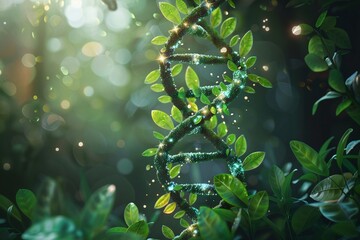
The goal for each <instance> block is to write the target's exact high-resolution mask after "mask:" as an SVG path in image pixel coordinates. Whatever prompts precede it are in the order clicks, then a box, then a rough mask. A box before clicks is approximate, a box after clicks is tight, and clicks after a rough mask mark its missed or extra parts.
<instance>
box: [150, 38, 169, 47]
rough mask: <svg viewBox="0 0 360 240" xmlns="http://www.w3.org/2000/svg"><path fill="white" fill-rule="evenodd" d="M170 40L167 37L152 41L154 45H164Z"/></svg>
mask: <svg viewBox="0 0 360 240" xmlns="http://www.w3.org/2000/svg"><path fill="white" fill-rule="evenodd" d="M167 40H168V38H167V37H165V36H156V37H154V38H153V39H152V40H151V43H152V44H154V45H163V44H165V43H166V42H167Z"/></svg>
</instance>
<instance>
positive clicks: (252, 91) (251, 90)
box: [244, 86, 255, 94]
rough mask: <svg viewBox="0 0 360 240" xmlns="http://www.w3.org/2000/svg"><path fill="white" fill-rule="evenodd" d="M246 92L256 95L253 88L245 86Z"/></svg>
mask: <svg viewBox="0 0 360 240" xmlns="http://www.w3.org/2000/svg"><path fill="white" fill-rule="evenodd" d="M244 92H246V93H249V94H254V93H255V89H254V88H252V87H250V86H245V88H244Z"/></svg>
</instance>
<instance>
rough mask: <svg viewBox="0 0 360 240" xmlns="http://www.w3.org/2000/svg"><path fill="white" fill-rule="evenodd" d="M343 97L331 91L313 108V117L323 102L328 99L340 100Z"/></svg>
mask: <svg viewBox="0 0 360 240" xmlns="http://www.w3.org/2000/svg"><path fill="white" fill-rule="evenodd" d="M338 97H341V94H339V93H337V92H334V91H329V92H328V93H326V94H325V95H324V96H322V97H321V98H320V99H319V100H317V101H316V102H315V103H314V105H313V108H312V115H314V114H315V113H316V110H317V108H318V106H319V103H320V102H321V101H324V100H327V99H333V98H338Z"/></svg>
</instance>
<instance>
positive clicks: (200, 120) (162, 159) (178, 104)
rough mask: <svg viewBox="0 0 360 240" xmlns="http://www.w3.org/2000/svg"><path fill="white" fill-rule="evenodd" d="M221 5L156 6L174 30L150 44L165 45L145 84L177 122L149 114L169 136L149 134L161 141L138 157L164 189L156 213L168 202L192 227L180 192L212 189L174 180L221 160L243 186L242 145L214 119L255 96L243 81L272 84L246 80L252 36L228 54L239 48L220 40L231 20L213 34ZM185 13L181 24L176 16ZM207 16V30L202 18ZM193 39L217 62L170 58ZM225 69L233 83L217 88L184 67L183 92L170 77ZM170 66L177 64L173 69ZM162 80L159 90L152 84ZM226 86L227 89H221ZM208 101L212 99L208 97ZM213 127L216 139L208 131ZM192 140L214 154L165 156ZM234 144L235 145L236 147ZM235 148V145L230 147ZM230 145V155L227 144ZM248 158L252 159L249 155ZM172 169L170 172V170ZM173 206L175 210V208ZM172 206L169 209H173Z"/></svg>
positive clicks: (216, 0)
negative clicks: (242, 97) (188, 167)
mask: <svg viewBox="0 0 360 240" xmlns="http://www.w3.org/2000/svg"><path fill="white" fill-rule="evenodd" d="M225 2H227V1H226V0H207V1H202V2H201V3H199V4H198V5H195V6H194V8H193V9H192V10H191V11H189V10H188V8H187V6H186V4H185V2H184V1H176V7H177V8H176V7H175V6H173V5H172V4H170V3H167V2H160V10H161V12H162V13H163V15H164V17H165V18H166V19H168V20H169V21H171V22H173V23H175V24H176V26H175V27H174V28H173V29H172V30H171V31H170V36H169V37H165V36H158V37H155V38H154V39H153V40H152V42H153V43H154V44H157V45H162V44H165V46H164V47H163V48H162V49H161V52H160V56H159V58H158V62H159V69H157V70H154V71H152V72H150V73H149V74H148V75H147V77H146V79H145V83H147V84H153V85H152V86H151V88H152V89H153V90H154V91H156V92H161V91H163V90H165V92H166V93H167V96H162V97H160V98H159V101H161V102H170V101H171V102H172V104H173V107H172V109H171V115H172V117H173V118H174V120H176V121H177V122H179V124H178V125H177V126H174V124H173V121H172V119H171V117H170V116H169V115H168V114H166V113H165V112H162V111H160V110H153V111H152V119H153V120H154V122H155V123H156V124H157V125H158V126H159V127H161V128H164V129H167V130H170V132H169V134H168V135H167V136H162V135H161V134H160V133H158V132H154V136H155V137H156V138H157V139H159V140H161V143H160V144H159V146H158V147H157V148H150V149H147V150H146V151H144V152H143V155H144V156H154V155H155V158H154V166H155V168H156V170H157V176H158V180H159V182H160V183H161V184H162V185H163V187H164V188H165V190H166V191H167V194H165V195H163V196H161V197H160V198H159V199H158V201H157V203H156V204H155V207H158V208H161V207H164V206H166V205H167V204H168V202H169V198H170V197H171V199H172V200H173V201H174V202H175V203H176V205H177V206H178V207H179V208H180V209H181V210H182V211H183V212H185V213H186V214H187V215H188V216H189V217H190V218H191V219H192V220H193V221H194V222H196V221H197V215H198V210H197V209H196V208H195V207H192V206H191V205H192V202H193V201H192V200H189V201H187V200H186V199H185V198H184V192H188V193H190V194H192V195H195V194H196V195H214V194H216V191H215V190H216V189H215V188H214V185H213V184H206V183H190V184H178V183H176V182H174V181H173V178H174V177H175V176H176V175H177V174H178V173H179V172H180V167H181V166H182V165H183V164H189V163H198V162H203V161H209V160H214V159H224V160H225V161H226V163H227V165H228V168H229V171H230V173H231V175H232V176H234V177H236V178H238V179H240V180H241V181H245V176H244V166H243V161H242V160H241V158H240V156H241V155H243V154H244V152H245V151H246V140H245V137H244V136H243V135H242V136H240V137H239V138H238V139H236V136H235V135H234V134H230V135H229V136H228V137H227V138H226V140H224V139H223V138H224V137H225V136H226V134H227V127H226V124H225V123H220V124H217V119H216V115H217V114H226V115H228V114H229V110H228V105H229V104H230V103H231V102H232V101H233V100H234V99H235V98H236V97H237V96H238V95H239V93H240V92H241V91H242V90H244V91H246V92H248V93H254V92H255V90H254V89H253V88H251V87H250V86H246V81H247V79H250V80H251V81H253V82H255V83H259V84H260V85H262V86H264V87H271V83H270V82H269V81H268V80H266V79H265V78H263V77H259V76H257V75H255V74H248V72H247V70H248V68H250V67H252V66H253V65H254V64H255V61H256V57H254V56H252V57H249V58H247V59H245V56H246V55H248V53H249V52H250V50H251V48H252V45H253V36H252V32H251V31H248V32H247V33H246V34H245V35H244V36H243V37H242V38H241V41H240V46H239V52H236V51H234V50H233V49H232V47H233V46H235V45H236V44H237V43H238V42H239V39H240V38H239V36H238V35H236V36H234V37H232V38H231V40H230V43H227V42H226V41H225V38H226V37H228V36H230V35H231V34H232V33H233V32H234V30H235V27H236V19H235V18H228V19H226V20H225V21H224V22H223V23H222V25H221V28H220V31H219V32H218V31H217V30H216V27H217V26H219V25H220V23H221V19H222V15H221V10H220V8H219V7H220V6H221V5H222V4H223V3H225ZM177 9H179V11H180V12H181V13H184V14H185V13H187V12H190V13H189V14H187V15H186V16H185V17H184V18H183V19H181V17H180V13H179V11H178V10H177ZM209 15H210V18H211V19H210V24H209V23H208V21H207V17H208V16H209ZM187 34H189V35H193V36H196V37H201V38H205V39H208V40H210V41H211V42H212V43H213V45H214V46H215V47H216V48H217V49H218V51H219V53H220V54H221V55H220V56H214V55H204V54H198V53H188V54H178V53H175V51H176V49H177V48H178V46H179V45H180V41H181V40H182V38H183V37H184V36H185V35H187ZM179 62H180V63H187V64H188V65H198V64H211V65H213V64H227V67H228V68H229V69H230V70H231V71H232V72H233V73H232V78H231V77H228V76H226V75H223V77H224V82H221V83H220V84H219V85H212V86H201V85H200V80H199V77H198V76H197V74H196V72H195V71H194V70H193V69H192V68H191V66H188V67H187V69H186V72H185V83H186V86H187V88H188V90H185V89H184V88H183V87H180V88H178V87H177V86H176V84H175V80H174V77H175V76H176V75H178V74H179V73H180V72H181V69H182V64H179ZM173 63H178V64H176V65H174V66H172V64H173ZM159 78H160V79H161V84H159V83H155V82H156V81H157V80H158V79H159ZM225 82H226V83H225ZM211 96H212V97H211ZM196 100H200V101H201V102H202V103H203V104H204V106H203V107H201V108H198V106H197V105H196V103H195V102H196ZM216 126H217V133H216V132H215V131H214V130H213V129H214V128H215V127H216ZM192 134H201V135H203V136H204V137H205V138H206V139H207V140H208V141H209V142H211V143H212V145H213V146H214V147H215V148H216V151H214V152H187V153H178V154H175V155H172V154H170V151H171V150H172V148H173V147H174V146H175V145H176V144H177V143H178V142H179V141H180V140H181V139H182V138H184V137H185V136H187V135H192ZM235 140H236V141H235ZM235 142H236V143H235ZM233 143H235V151H234V150H233V149H232V148H231V146H230V145H231V144H233ZM250 155H251V154H250ZM252 158H253V159H254V158H257V159H260V160H261V161H262V159H263V158H264V153H262V152H255V153H253V154H252ZM174 165H175V166H174ZM176 205H175V207H176ZM172 206H173V205H172Z"/></svg>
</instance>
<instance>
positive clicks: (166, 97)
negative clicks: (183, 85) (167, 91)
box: [158, 95, 171, 103]
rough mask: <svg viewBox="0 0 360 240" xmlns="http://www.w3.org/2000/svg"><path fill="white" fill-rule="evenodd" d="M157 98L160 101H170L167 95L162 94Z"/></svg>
mask: <svg viewBox="0 0 360 240" xmlns="http://www.w3.org/2000/svg"><path fill="white" fill-rule="evenodd" d="M158 100H159V102H161V103H169V102H171V97H170V96H168V95H162V96H160V97H158Z"/></svg>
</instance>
